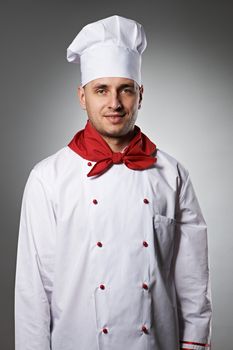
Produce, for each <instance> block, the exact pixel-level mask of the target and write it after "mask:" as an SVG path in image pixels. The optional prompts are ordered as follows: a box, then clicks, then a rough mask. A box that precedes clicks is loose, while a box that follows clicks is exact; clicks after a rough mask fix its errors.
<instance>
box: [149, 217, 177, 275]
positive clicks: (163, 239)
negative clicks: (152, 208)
mask: <svg viewBox="0 0 233 350" xmlns="http://www.w3.org/2000/svg"><path fill="white" fill-rule="evenodd" d="M175 227H176V222H175V219H172V218H170V217H167V216H164V215H160V214H156V215H155V217H154V243H155V254H156V257H157V261H158V263H159V265H160V267H161V268H162V269H170V266H171V261H172V257H173V252H174V245H175Z"/></svg>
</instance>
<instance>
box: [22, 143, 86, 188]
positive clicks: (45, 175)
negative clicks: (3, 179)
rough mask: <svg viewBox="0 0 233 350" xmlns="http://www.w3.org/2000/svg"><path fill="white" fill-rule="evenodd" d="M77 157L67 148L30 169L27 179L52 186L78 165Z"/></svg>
mask: <svg viewBox="0 0 233 350" xmlns="http://www.w3.org/2000/svg"><path fill="white" fill-rule="evenodd" d="M79 158H80V157H79V156H78V155H77V154H76V153H74V152H73V151H72V150H71V149H70V148H69V147H68V146H65V147H63V148H61V149H59V150H58V151H57V152H55V153H54V154H52V155H49V156H48V157H46V158H44V159H42V160H40V161H39V162H37V163H36V164H35V165H34V166H33V168H32V169H31V172H30V176H29V177H36V178H38V179H39V180H40V181H41V182H43V183H45V184H48V185H51V186H52V185H53V184H54V183H55V182H56V181H57V180H58V179H59V178H61V177H62V176H63V175H64V174H65V173H67V172H68V171H70V170H71V168H72V167H74V166H75V165H76V164H78V163H79V161H80V160H79Z"/></svg>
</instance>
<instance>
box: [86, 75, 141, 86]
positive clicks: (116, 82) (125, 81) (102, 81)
mask: <svg viewBox="0 0 233 350" xmlns="http://www.w3.org/2000/svg"><path fill="white" fill-rule="evenodd" d="M86 85H87V86H90V87H91V88H94V87H96V86H99V85H106V86H109V87H119V86H121V85H130V86H134V87H136V86H137V83H136V82H135V81H134V80H133V79H129V78H123V77H103V78H98V79H94V80H92V81H90V82H88V83H87V84H86Z"/></svg>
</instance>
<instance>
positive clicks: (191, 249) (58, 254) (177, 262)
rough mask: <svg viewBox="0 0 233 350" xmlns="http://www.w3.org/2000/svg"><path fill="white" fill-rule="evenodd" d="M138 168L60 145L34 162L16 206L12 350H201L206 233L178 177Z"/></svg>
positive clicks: (175, 169)
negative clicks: (103, 162) (103, 163)
mask: <svg viewBox="0 0 233 350" xmlns="http://www.w3.org/2000/svg"><path fill="white" fill-rule="evenodd" d="M156 157H157V162H156V163H155V164H154V165H153V166H152V167H151V168H149V169H146V170H131V169H129V168H127V167H126V166H125V165H124V164H114V165H113V166H112V167H111V168H110V169H109V170H108V171H106V172H105V173H104V174H102V175H101V176H95V177H87V173H88V172H89V171H90V169H91V167H93V166H94V164H95V162H90V161H88V160H86V159H84V158H82V157H81V156H79V155H78V154H77V153H75V152H74V151H73V150H71V149H70V148H69V147H68V146H66V147H63V148H62V149H60V150H59V151H58V152H56V153H55V154H53V155H51V156H49V157H47V158H46V159H43V160H42V161H40V162H39V163H37V164H36V165H35V166H34V167H33V169H32V170H31V172H30V174H29V177H28V180H27V183H26V186H25V189H24V193H23V199H22V207H21V215H20V227H19V238H18V250H17V265H16V279H15V346H16V350H50V349H52V350H122V349H127V350H177V349H181V348H182V349H198V350H204V349H209V342H210V328H211V327H210V320H211V298H210V286H209V269H208V248H207V229H206V223H205V221H204V218H203V215H202V213H201V209H200V206H199V204H198V200H197V198H196V195H195V192H194V188H193V185H192V182H191V180H190V176H189V173H188V171H187V169H186V168H185V167H184V166H183V165H181V164H180V163H179V162H178V161H176V160H175V159H174V158H173V157H171V156H170V155H168V154H167V153H165V152H164V151H162V150H159V149H158V150H157V154H156Z"/></svg>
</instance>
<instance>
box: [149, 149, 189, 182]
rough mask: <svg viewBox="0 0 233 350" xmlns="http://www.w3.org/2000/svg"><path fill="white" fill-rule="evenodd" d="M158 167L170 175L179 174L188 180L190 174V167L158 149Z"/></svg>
mask: <svg viewBox="0 0 233 350" xmlns="http://www.w3.org/2000/svg"><path fill="white" fill-rule="evenodd" d="M156 158H157V162H156V167H157V168H158V170H160V171H161V172H166V173H168V174H170V175H172V174H173V175H174V176H177V177H178V178H180V179H183V180H186V179H187V178H188V176H189V171H188V169H187V168H186V167H185V166H184V165H183V164H182V163H181V162H180V161H179V160H177V159H176V158H174V157H173V156H171V155H170V154H168V153H167V152H165V151H163V150H161V149H157V153H156Z"/></svg>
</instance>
